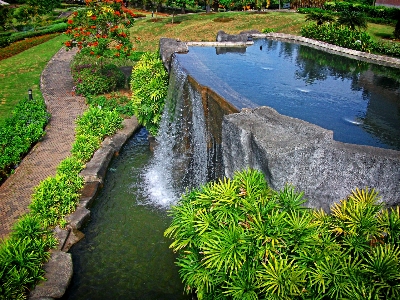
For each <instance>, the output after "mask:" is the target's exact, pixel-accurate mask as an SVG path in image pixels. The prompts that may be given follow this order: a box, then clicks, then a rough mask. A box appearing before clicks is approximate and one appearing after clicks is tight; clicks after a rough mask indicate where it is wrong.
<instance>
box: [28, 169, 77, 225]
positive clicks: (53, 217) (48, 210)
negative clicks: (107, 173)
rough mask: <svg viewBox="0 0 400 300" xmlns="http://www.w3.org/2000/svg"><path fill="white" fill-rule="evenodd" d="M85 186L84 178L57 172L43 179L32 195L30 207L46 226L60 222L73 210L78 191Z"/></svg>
mask: <svg viewBox="0 0 400 300" xmlns="http://www.w3.org/2000/svg"><path fill="white" fill-rule="evenodd" d="M82 187H83V179H82V178H81V177H78V176H76V177H75V178H71V177H67V176H62V175H59V174H56V176H54V177H48V178H46V179H45V180H43V181H42V182H41V183H40V184H39V185H38V186H37V187H36V188H35V191H34V193H33V195H32V202H31V204H30V205H29V209H30V211H31V213H32V214H34V215H37V216H38V217H39V218H40V219H41V220H42V222H43V225H44V226H45V227H48V226H54V225H56V224H58V222H59V221H60V219H62V218H63V217H64V216H66V215H67V214H69V213H71V212H73V211H74V210H75V208H76V205H77V203H78V201H79V197H80V194H79V193H78V191H79V190H80V189H81V188H82Z"/></svg>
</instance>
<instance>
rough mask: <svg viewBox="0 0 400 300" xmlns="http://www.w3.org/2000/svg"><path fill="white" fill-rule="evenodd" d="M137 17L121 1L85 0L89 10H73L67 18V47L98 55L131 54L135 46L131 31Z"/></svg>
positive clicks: (126, 55) (124, 55) (115, 55)
mask: <svg viewBox="0 0 400 300" xmlns="http://www.w3.org/2000/svg"><path fill="white" fill-rule="evenodd" d="M134 18H135V14H134V13H133V12H132V11H131V10H129V9H126V8H125V7H123V4H122V0H103V1H96V0H86V9H83V10H79V11H76V12H74V13H73V14H72V17H71V18H70V19H69V20H68V30H67V31H66V32H65V33H66V34H67V35H68V37H69V40H68V41H66V42H65V46H66V47H67V49H72V48H74V47H78V48H79V49H80V51H81V52H82V53H83V54H87V55H94V56H96V57H99V58H100V57H128V56H129V55H130V54H131V51H132V47H133V45H132V42H131V41H130V38H129V31H128V30H129V28H130V27H132V25H133V21H134Z"/></svg>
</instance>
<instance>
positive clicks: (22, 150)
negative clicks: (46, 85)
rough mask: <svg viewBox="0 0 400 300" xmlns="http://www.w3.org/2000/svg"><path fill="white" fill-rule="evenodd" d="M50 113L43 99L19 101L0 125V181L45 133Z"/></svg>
mask: <svg viewBox="0 0 400 300" xmlns="http://www.w3.org/2000/svg"><path fill="white" fill-rule="evenodd" d="M49 118H50V115H49V114H48V113H47V111H46V105H45V103H44V101H43V99H34V100H28V99H24V100H22V101H20V102H19V103H18V104H17V106H16V107H15V109H14V111H13V113H12V116H11V117H10V118H8V119H7V120H6V121H5V124H4V126H3V127H0V182H1V181H2V180H4V179H5V178H7V176H8V174H9V172H10V171H11V169H13V168H14V167H15V166H16V165H17V164H18V163H19V162H20V161H21V159H22V157H23V156H24V155H25V154H26V153H27V152H28V151H29V149H30V148H31V147H32V144H34V143H36V142H37V141H38V140H39V139H40V138H42V137H43V135H44V134H45V131H44V127H45V126H46V124H47V122H48V120H49Z"/></svg>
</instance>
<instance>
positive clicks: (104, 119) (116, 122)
mask: <svg viewBox="0 0 400 300" xmlns="http://www.w3.org/2000/svg"><path fill="white" fill-rule="evenodd" d="M76 123H77V127H76V129H75V132H76V137H75V142H74V144H73V145H72V150H71V153H72V155H73V156H74V157H76V158H77V159H78V160H79V161H81V162H86V161H88V160H89V159H90V158H91V157H92V155H93V153H94V151H95V150H97V149H98V148H99V147H100V143H101V141H102V140H103V139H104V137H106V136H108V135H112V134H114V133H115V132H116V131H117V130H118V129H120V128H121V127H122V118H121V117H120V116H119V113H118V112H117V111H116V110H107V109H101V108H100V107H90V108H89V109H88V110H87V111H85V113H84V114H83V115H82V116H81V117H79V118H78V119H77V121H76Z"/></svg>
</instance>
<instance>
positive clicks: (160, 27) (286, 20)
mask: <svg viewBox="0 0 400 300" xmlns="http://www.w3.org/2000/svg"><path fill="white" fill-rule="evenodd" d="M224 18H225V19H227V20H229V19H231V20H230V21H228V22H223V21H224V20H223V19H224ZM215 19H219V20H220V21H219V22H215V21H214V20H215ZM304 20H305V15H303V14H296V13H288V12H268V13H255V12H228V13H210V14H205V13H200V14H187V15H182V16H175V18H174V23H173V24H172V18H171V17H163V18H158V20H157V19H156V18H151V15H148V17H147V18H146V19H141V20H137V21H136V22H135V25H134V26H133V27H132V28H131V35H132V36H136V37H139V38H140V39H141V42H140V43H139V44H137V45H136V49H137V50H138V51H155V50H157V49H158V43H159V40H160V38H161V37H168V38H177V39H180V40H182V41H215V38H216V35H217V32H218V30H224V31H225V32H227V33H229V34H237V33H240V32H241V31H245V30H250V29H256V30H259V31H261V30H263V29H264V28H273V29H274V31H276V32H283V33H292V34H300V28H301V26H302V25H304V23H305V21H304ZM221 21H222V22H221Z"/></svg>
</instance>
